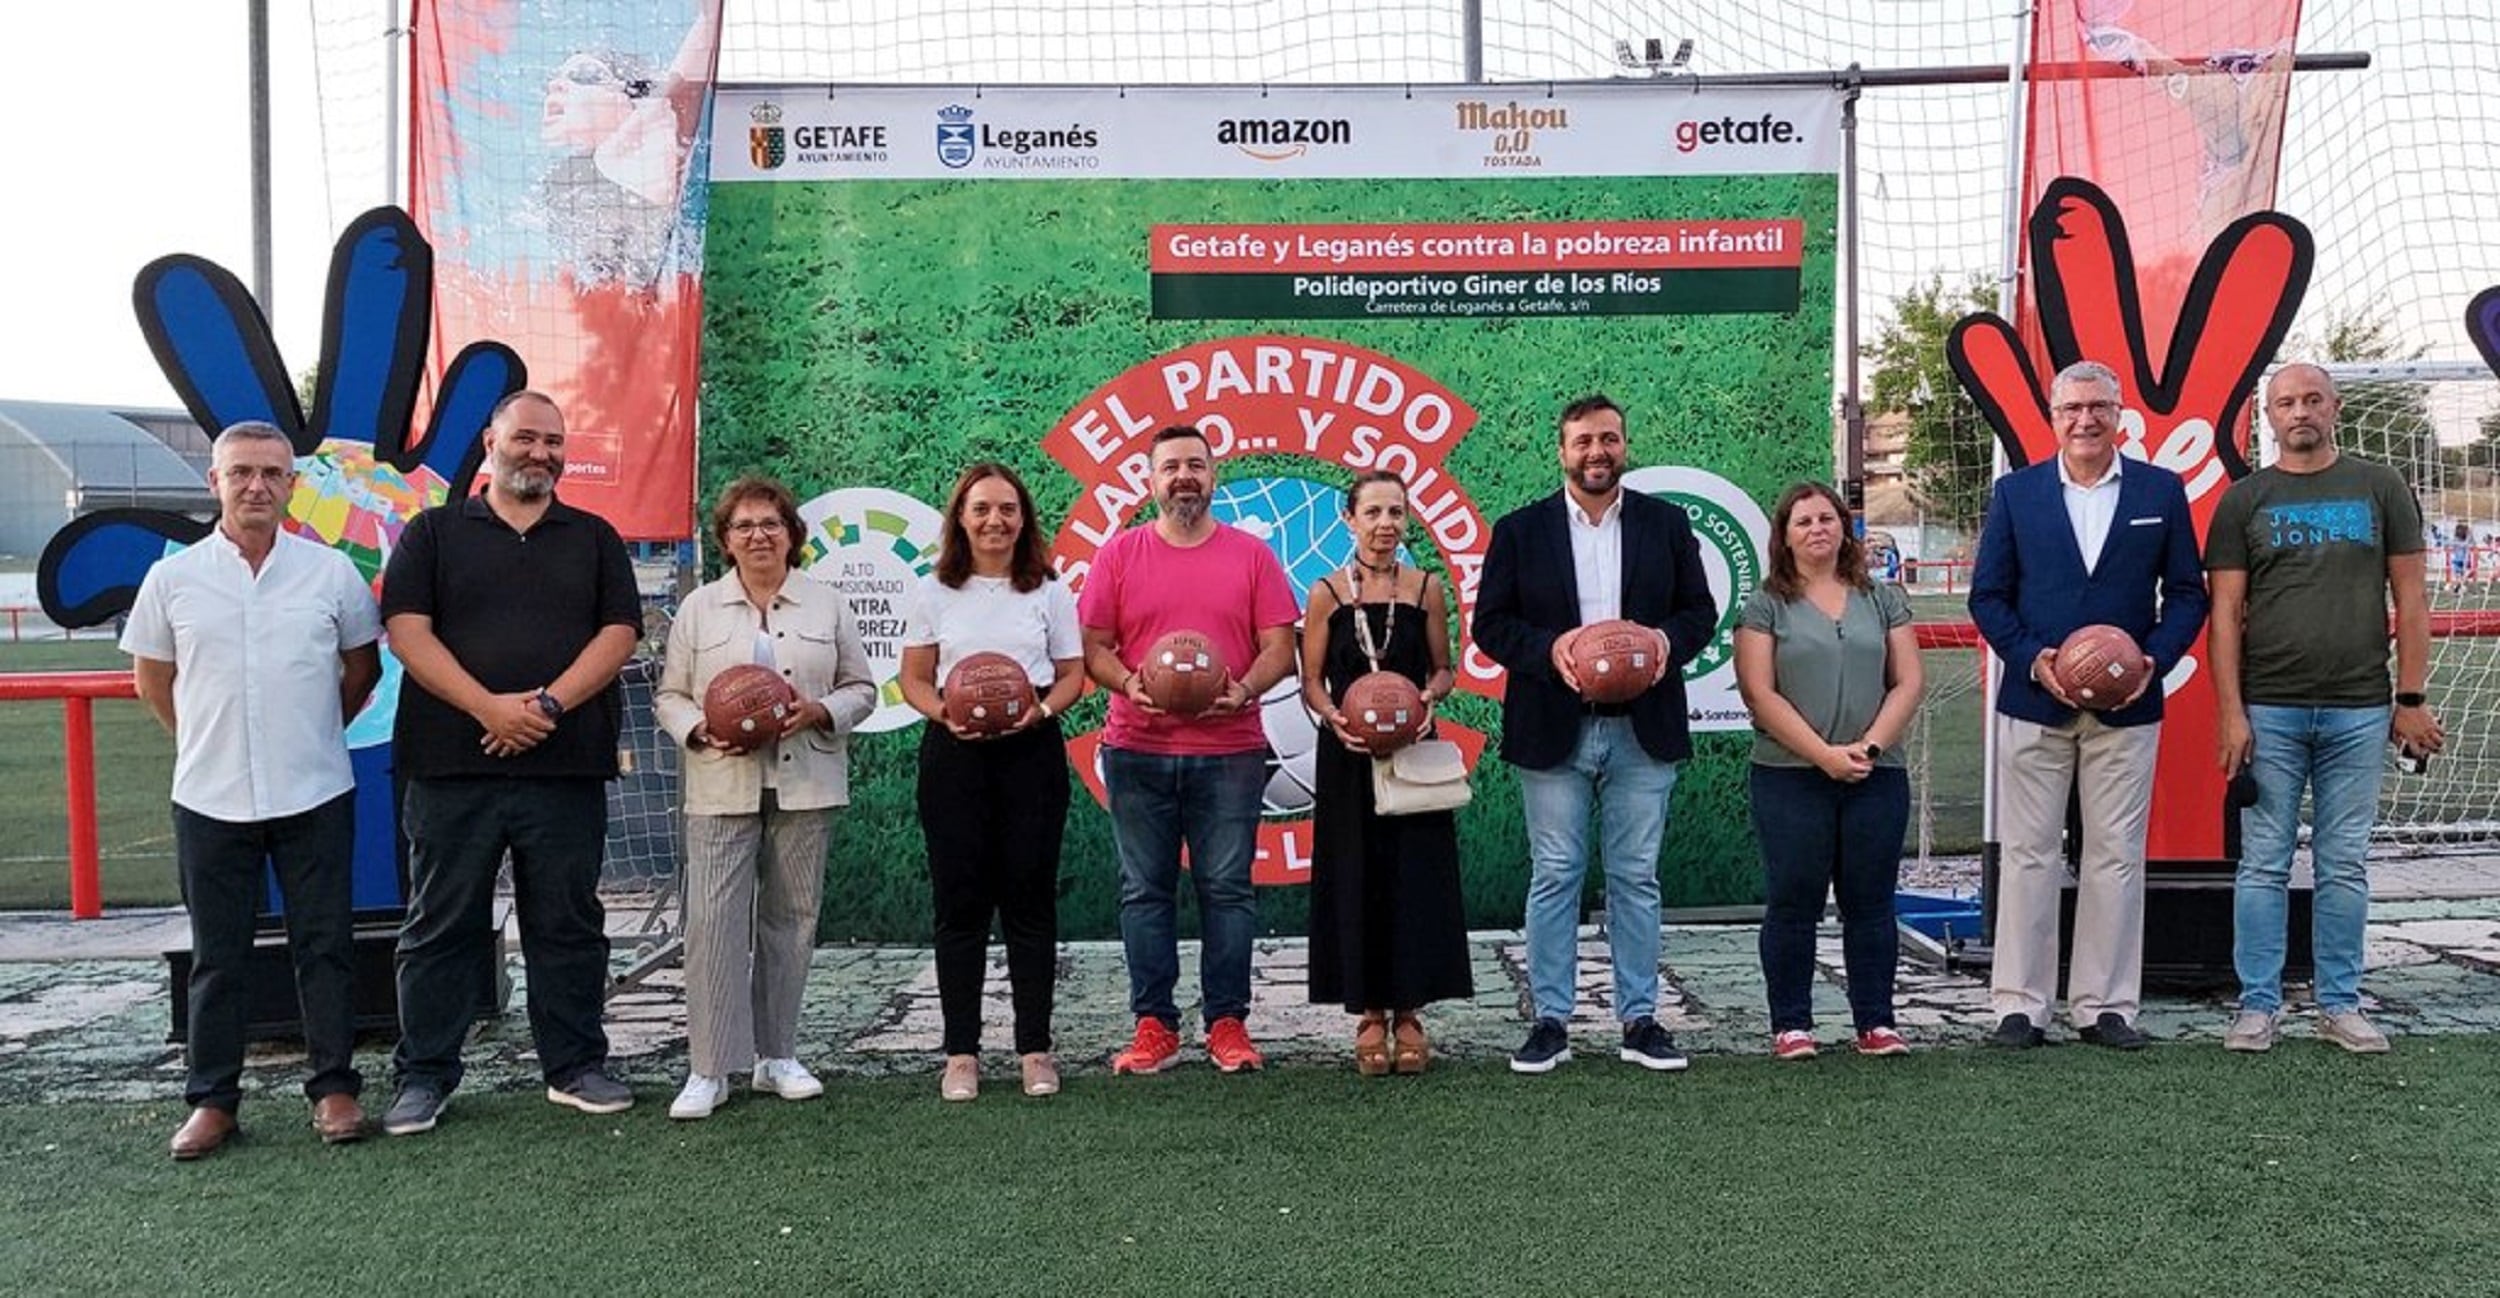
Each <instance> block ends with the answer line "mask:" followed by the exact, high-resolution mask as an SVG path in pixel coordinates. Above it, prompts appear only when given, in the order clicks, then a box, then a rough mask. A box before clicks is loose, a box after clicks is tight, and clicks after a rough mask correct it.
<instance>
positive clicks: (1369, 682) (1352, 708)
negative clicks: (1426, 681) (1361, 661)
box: [1338, 672, 1424, 753]
mask: <svg viewBox="0 0 2500 1298" xmlns="http://www.w3.org/2000/svg"><path fill="white" fill-rule="evenodd" d="M1338 710H1339V711H1341V712H1343V713H1345V728H1346V729H1348V730H1350V731H1353V732H1354V733H1355V734H1358V735H1361V736H1362V737H1363V742H1364V743H1365V744H1366V745H1368V746H1369V747H1370V749H1371V751H1372V752H1374V753H1394V752H1396V751H1397V750H1399V749H1401V748H1404V747H1406V746H1407V745H1408V744H1411V743H1414V742H1415V741H1416V740H1418V739H1420V738H1422V737H1423V733H1424V692H1423V691H1422V690H1419V689H1417V688H1415V682H1413V681H1410V680H1408V679H1406V678H1405V677H1403V676H1400V675H1398V674H1397V673H1396V672H1367V673H1365V674H1364V675H1361V676H1357V677H1355V678H1354V680H1353V682H1352V683H1351V684H1349V685H1347V686H1346V687H1345V700H1344V701H1343V702H1342V703H1340V704H1339V705H1338Z"/></svg>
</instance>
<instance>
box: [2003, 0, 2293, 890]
mask: <svg viewBox="0 0 2500 1298" xmlns="http://www.w3.org/2000/svg"><path fill="white" fill-rule="evenodd" d="M2034 13H2035V17H2034V20H2033V21H2034V26H2033V33H2032V61H2031V67H2030V76H2031V78H2032V80H2031V83H2030V85H2031V90H2030V101H2029V102H2030V114H2029V122H2030V147H2029V151H2028V154H2027V166H2026V168H2025V175H2024V182H2025V183H2024V192H2025V199H2026V207H2027V208H2028V209H2030V210H2032V211H2033V212H2034V215H2033V217H2032V220H2031V225H2030V238H2028V239H2027V240H2026V241H2025V246H2024V250H2023V252H2024V261H2025V265H2024V267H2023V282H2024V283H2026V284H2030V285H2032V286H2033V292H2032V293H2031V294H2029V295H2027V296H2028V298H2029V300H2028V301H2023V300H2020V299H2019V298H2018V303H2017V305H2018V307H2020V308H2021V309H2022V311H2021V314H2020V315H2019V316H2018V317H2017V324H2018V326H2019V328H2020V330H2021V334H2022V338H2023V341H2024V343H2025V344H2026V346H2027V347H2028V349H2029V350H2030V352H2031V355H2032V357H2033V360H2034V362H2035V363H2036V364H2038V365H2039V366H2040V373H2041V376H2042V381H2043V382H2044V383H2045V382H2046V380H2047V377H2048V376H2049V375H2050V374H2052V373H2053V372H2054V371H2055V369H2056V367H2057V365H2058V364H2060V363H2062V362H2068V361H2073V360H2096V361H2100V362H2102V363H2104V364H2106V365H2108V366H2109V367H2110V368H2112V369H2114V370H2116V371H2117V372H2118V375H2119V379H2120V382H2121V385H2122V387H2123V389H2124V391H2123V393H2122V396H2123V397H2124V399H2125V402H2126V405H2127V412H2126V415H2125V416H2124V430H2123V431H2124V440H2123V442H2122V450H2123V451H2124V452H2125V453H2126V454H2128V455H2130V456H2133V457H2136V458H2140V459H2146V460H2150V461H2151V462H2153V463H2155V464H2159V465H2162V466H2163V467H2165V468H2169V469H2172V470H2174V471H2176V472H2177V473H2178V474H2179V475H2180V477H2181V478H2182V479H2183V480H2184V481H2185V482H2186V484H2187V489H2188V498H2189V502H2190V507H2191V510H2192V511H2193V513H2194V516H2195V519H2196V525H2197V532H2198V535H2199V537H2200V538H2201V537H2202V536H2203V533H2204V529H2205V527H2206V526H2207V525H2208V524H2209V522H2210V521H2211V519H2212V516H2213V509H2214V505H2215V504H2216V502H2218V501H2219V500H2220V498H2221V496H2222V490H2223V488H2224V487H2225V486H2226V485H2228V482H2229V478H2230V475H2231V474H2232V473H2234V472H2244V471H2245V461H2246V457H2245V448H2246V447H2247V445H2248V440H2247V439H2248V428H2249V413H2250V408H2251V405H2252V402H2251V401H2250V400H2249V396H2250V393H2249V388H2250V386H2251V384H2252V382H2253V380H2254V378H2255V376H2256V374H2257V373H2258V370H2259V369H2260V367H2262V365H2263V364H2264V363H2265V362H2266V361H2267V360H2268V359H2270V357H2268V356H2267V355H2265V354H2263V353H2265V352H2270V351H2271V350H2272V347H2273V345H2274V340H2275V339H2278V338H2279V337H2280V336H2281V332H2282V330H2283V329H2284V328H2286V327H2288V324H2289V316H2290V314H2291V312H2292V310H2293V309H2294V308H2295V307H2296V306H2297V305H2298V299H2299V295H2300V292H2301V289H2302V288H2303V287H2304V286H2305V284H2306V281H2307V276H2308V255H2309V254H2308V247H2307V236H2306V234H2305V232H2299V231H2298V230H2297V227H2296V226H2293V225H2292V223H2290V222H2286V221H2283V220H2282V219H2281V218H2279V217H2272V216H2268V217H2256V216H2253V215H2252V214H2255V213H2261V212H2265V211H2266V210H2267V209H2268V208H2270V207H2271V206H2272V204H2273V202H2274V189H2275V179H2276V163H2277V161H2278V159H2279V157H2280V155H2281V151H2282V134H2283V133H2282V127H2283V117H2284V110H2285V107H2286V105H2287V104H2288V102H2289V97H2290V90H2291V72H2292V57H2293V48H2294V38H2295V36H2296V35H2297V32H2298V28H2299V22H2300V4H2299V0H2195V2H2194V3H2190V2H2189V0H2143V2H2142V3H2138V2H2137V0H2041V3H2040V5H2039V7H2038V8H2037V9H2036V10H2035V11H2034ZM2061 177H2077V178H2081V179H2083V180H2087V181H2090V182H2092V185H2093V186H2097V188H2098V189H2099V190H2100V191H2101V194H2103V195H2106V201H2105V202H2104V201H2098V200H2096V199H2086V198H2083V197H2079V196H2078V195H2079V191H2078V189H2077V188H2076V187H2074V186H2073V185H2072V183H2071V182H2068V183H2067V184H2066V185H2063V186H2061V185H2060V184H2059V179H2060V178H2061ZM2286 227H2291V228H2290V229H2288V230H2287V229H2286ZM2032 451H2033V455H2032V458H2038V457H2039V455H2040V454H2054V453H2055V448H2054V447H2053V446H2046V447H2038V448H2032ZM2167 685H2168V688H2169V691H2170V694H2169V700H2168V706H2167V710H2166V719H2165V722H2164V724H2163V728H2162V729H2163V733H2162V748H2161V758H2160V766H2159V770H2158V773H2157V775H2156V778H2155V781H2154V786H2153V787H2154V798H2153V823H2152V830H2151V833H2150V837H2149V840H2148V843H2147V855H2148V856H2149V857H2151V858H2152V859H2153V860H2155V861H2171V862H2181V863H2202V862H2208V861H2214V860H2218V859H2220V857H2221V856H2222V817H2223V814H2224V813H2223V811H2222V802H2223V780H2222V776H2221V773H2220V771H2219V769H2218V768H2217V767H2216V765H2215V762H2214V716H2213V691H2212V685H2211V680H2210V677H2209V675H2208V673H2207V671H2206V669H2205V647H2204V642H2203V640H2202V638H2201V637H2200V639H2199V640H2198V642H2197V645H2196V647H2195V649H2194V651H2193V652H2192V653H2191V655H2190V657H2189V659H2188V660H2187V661H2186V662H2183V663H2182V664H2181V665H2180V668H2179V670H2177V671H2175V672H2174V673H2172V675H2171V677H2170V679H2169V681H2168V682H2167Z"/></svg>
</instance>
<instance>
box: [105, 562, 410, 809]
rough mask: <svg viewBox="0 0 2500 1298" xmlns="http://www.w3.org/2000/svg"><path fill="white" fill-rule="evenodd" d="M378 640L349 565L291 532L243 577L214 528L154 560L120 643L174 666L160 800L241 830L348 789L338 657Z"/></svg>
mask: <svg viewBox="0 0 2500 1298" xmlns="http://www.w3.org/2000/svg"><path fill="white" fill-rule="evenodd" d="M381 638H382V618H381V614H380V613H379V612H378V611H377V610H376V608H375V606H374V602H373V589H372V587H370V586H368V585H366V584H365V580H364V578H363V577H362V576H361V575H360V574H358V573H357V571H356V565H355V564H354V563H352V562H350V561H349V559H348V558H347V556H346V555H343V554H341V553H339V552H338V551H336V550H333V549H331V548H329V547H328V546H324V545H316V544H314V543H313V542H311V541H307V540H305V539H303V538H302V537H299V536H296V535H294V534H292V533H288V532H280V533H279V534H278V543H277V545H276V546H275V547H273V548H272V549H271V550H270V551H269V557H268V558H267V559H265V560H263V561H262V563H261V566H260V572H259V574H258V575H257V576H255V575H254V574H253V572H252V566H251V564H249V563H247V562H245V561H244V558H243V551H242V550H241V549H240V548H239V547H237V546H236V545H235V543H234V542H233V541H231V540H229V539H227V537H226V534H225V532H224V531H223V530H222V529H218V530H213V531H211V532H210V533H209V534H208V535H207V536H206V537H203V538H202V539H201V540H200V541H198V542H197V543H196V544H194V545H192V546H191V547H190V548H189V549H187V550H184V551H182V552H181V553H180V554H175V555H171V556H168V557H166V558H164V559H160V560H158V561H157V563H156V565H155V566H154V567H152V568H149V569H148V574H147V577H146V578H145V579H143V580H142V581H141V582H140V583H139V597H138V602H137V603H134V604H132V605H131V607H130V617H129V620H128V621H127V622H126V623H125V624H124V626H123V628H122V639H121V647H122V652H124V653H127V654H130V655H132V656H133V657H138V658H153V659H155V660H157V661H159V662H169V663H172V664H173V665H174V802H175V803H176V804H178V805H180V806H182V807H183V808H185V809H186V810H189V811H193V812H197V813H198V814H200V815H203V816H207V817H209V818H210V819H212V820H223V821H229V822H234V823H238V824H244V823H250V822H253V821H261V820H275V819H277V818H279V817H281V816H292V815H295V814H297V813H299V812H304V811H310V810H312V809H313V808H314V807H318V806H320V805H321V804H322V803H325V802H328V801H329V800H330V799H332V798H335V797H337V796H338V795H340V794H342V793H345V792H347V791H348V790H349V789H352V788H354V787H355V785H356V774H355V770H354V768H353V767H352V766H351V765H350V764H349V762H348V757H347V727H346V721H345V719H344V718H342V717H341V716H340V715H339V671H340V665H339V655H340V654H341V653H344V652H345V651H347V650H350V649H356V648H361V647H362V646H365V645H369V644H372V643H373V642H374V641H376V640H379V639H381Z"/></svg>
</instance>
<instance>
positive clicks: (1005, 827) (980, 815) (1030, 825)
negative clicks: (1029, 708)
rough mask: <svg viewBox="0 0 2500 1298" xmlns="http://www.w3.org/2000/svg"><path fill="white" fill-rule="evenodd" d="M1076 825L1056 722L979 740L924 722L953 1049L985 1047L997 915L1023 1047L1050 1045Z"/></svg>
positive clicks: (923, 755) (925, 793) (925, 783)
mask: <svg viewBox="0 0 2500 1298" xmlns="http://www.w3.org/2000/svg"><path fill="white" fill-rule="evenodd" d="M1067 823H1068V755H1067V747H1066V745H1065V744H1064V743H1063V742H1062V741H1061V739H1060V737H1059V727H1058V725H1057V724H1056V723H1055V722H1040V723H1037V724H1035V725H1032V726H1029V727H1027V728H1026V729H1023V730H1020V731H1017V732H1016V733H1015V734H1012V735H1008V736H1005V737H1004V738H1000V739H985V740H977V741H966V740H962V739H957V738H956V737H955V736H954V735H953V734H952V733H950V732H949V731H948V730H947V729H946V727H944V726H941V725H927V726H923V727H921V739H920V832H921V834H922V835H923V837H925V838H926V839H927V841H928V845H929V889H930V893H931V895H932V897H933V898H934V901H935V910H936V915H937V941H936V945H937V979H938V1009H939V1012H940V1014H941V1015H942V1017H943V1018H944V1019H945V1023H946V1030H945V1036H946V1043H945V1050H946V1053H948V1054H950V1055H969V1054H978V1053H979V1052H980V1049H981V982H982V976H983V973H984V971H985V970H986V969H987V967H988V965H989V941H990V920H991V917H992V916H993V915H995V916H996V917H997V920H998V927H999V930H1000V932H1001V933H1002V934H1003V935H1004V936H1005V938H1006V941H1007V981H1008V984H1009V986H1010V987H1011V988H1012V989H1013V996H1014V1002H1015V1011H1016V1053H1018V1054H1033V1053H1036V1052H1039V1051H1044V1050H1048V1049H1050V1009H1051V990H1052V988H1051V984H1052V981H1053V980H1054V979H1055V978H1056V977H1057V975H1058V960H1059V951H1058V946H1059V839H1060V835H1061V832H1062V831H1063V830H1064V829H1065V828H1066V827H1067Z"/></svg>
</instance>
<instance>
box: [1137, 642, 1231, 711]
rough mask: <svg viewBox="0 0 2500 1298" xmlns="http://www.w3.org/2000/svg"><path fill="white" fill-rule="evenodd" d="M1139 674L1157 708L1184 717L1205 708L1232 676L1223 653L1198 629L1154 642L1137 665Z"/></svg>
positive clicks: (1213, 701) (1139, 681)
mask: <svg viewBox="0 0 2500 1298" xmlns="http://www.w3.org/2000/svg"><path fill="white" fill-rule="evenodd" d="M1137 675H1138V677H1139V680H1138V682H1137V683H1138V684H1140V685H1143V686H1145V687H1146V697H1147V698H1150V699H1153V700H1154V705H1155V706H1156V707H1159V708H1161V709H1163V710H1164V711H1166V712H1169V713H1172V714H1174V715H1176V716H1184V717H1194V716H1196V715H1198V714H1199V713H1201V712H1204V711H1206V710H1207V709H1208V708H1209V707H1210V706H1212V705H1213V704H1214V703H1215V701H1216V699H1218V698H1220V697H1222V696H1223V693H1224V683H1225V682H1226V681H1228V680H1230V679H1232V677H1231V675H1230V674H1229V669H1228V668H1226V667H1225V665H1224V655H1222V654H1219V653H1217V652H1216V651H1215V645H1214V644H1213V643H1211V642H1210V641H1209V640H1208V639H1207V638H1206V637H1205V636H1202V635H1200V634H1198V633H1197V632H1195V631H1174V632H1173V633H1171V634H1170V635H1167V636H1165V637H1163V638H1162V639H1160V640H1157V641H1155V642H1154V647H1152V648H1150V649H1148V650H1147V651H1146V659H1145V661H1144V662H1141V663H1139V664H1138V665H1137Z"/></svg>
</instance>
